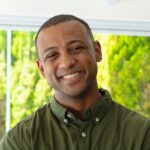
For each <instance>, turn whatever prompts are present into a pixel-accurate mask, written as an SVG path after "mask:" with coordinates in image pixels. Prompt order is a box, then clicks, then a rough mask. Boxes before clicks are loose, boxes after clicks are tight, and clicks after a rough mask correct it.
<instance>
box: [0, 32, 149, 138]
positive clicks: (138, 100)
mask: <svg viewBox="0 0 150 150" xmlns="http://www.w3.org/2000/svg"><path fill="white" fill-rule="evenodd" d="M94 37H95V39H97V40H99V41H100V42H101V45H102V52H103V60H102V62H100V63H98V68H99V70H98V75H97V79H98V85H99V87H103V88H106V89H108V90H109V91H110V92H111V94H112V97H113V99H114V100H116V101H117V102H119V103H121V104H122V105H124V106H126V107H128V108H130V109H132V110H135V111H137V112H139V113H141V114H143V115H145V116H148V117H150V100H149V98H150V37H142V36H141V37H140V36H139V37H137V36H124V35H121V36H119V35H118V36H117V35H107V34H94ZM34 38H35V33H34V32H26V31H12V53H11V56H12V65H11V127H13V126H14V125H15V124H16V123H17V122H19V121H20V120H22V119H23V118H25V117H26V116H29V115H31V114H32V113H33V112H34V111H35V110H36V109H37V108H38V107H41V106H42V105H43V104H45V103H47V102H49V100H50V97H51V95H52V93H53V90H52V88H51V87H50V86H49V85H48V83H47V81H46V80H45V79H44V78H43V77H42V76H41V75H40V74H39V72H38V68H37V66H36V58H37V52H36V49H35V46H34ZM0 69H1V70H0V83H1V84H0V110H2V111H0V136H1V135H3V133H4V130H5V97H6V32H5V31H0ZM0 138H1V137H0Z"/></svg>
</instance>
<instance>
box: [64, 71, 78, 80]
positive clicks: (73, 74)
mask: <svg viewBox="0 0 150 150" xmlns="http://www.w3.org/2000/svg"><path fill="white" fill-rule="evenodd" d="M79 74H80V73H79V72H75V73H71V74H67V75H64V76H62V78H63V79H73V78H76V77H78V76H79Z"/></svg>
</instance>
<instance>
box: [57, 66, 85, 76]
mask: <svg viewBox="0 0 150 150" xmlns="http://www.w3.org/2000/svg"><path fill="white" fill-rule="evenodd" d="M75 72H83V69H82V68H81V67H79V66H78V67H77V66H76V67H75V66H74V67H71V68H59V69H58V70H57V72H56V76H57V77H62V76H65V75H68V74H72V73H75Z"/></svg>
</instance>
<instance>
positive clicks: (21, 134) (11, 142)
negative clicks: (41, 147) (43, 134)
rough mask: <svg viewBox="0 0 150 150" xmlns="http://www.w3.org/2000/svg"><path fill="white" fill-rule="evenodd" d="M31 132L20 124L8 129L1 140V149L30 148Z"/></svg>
mask: <svg viewBox="0 0 150 150" xmlns="http://www.w3.org/2000/svg"><path fill="white" fill-rule="evenodd" d="M30 149H31V142H30V134H29V132H28V130H27V128H24V127H23V126H22V125H20V124H18V125H17V126H16V127H14V128H13V129H11V130H10V131H8V132H7V133H6V134H5V135H4V137H3V138H2V140H1V142H0V150H30Z"/></svg>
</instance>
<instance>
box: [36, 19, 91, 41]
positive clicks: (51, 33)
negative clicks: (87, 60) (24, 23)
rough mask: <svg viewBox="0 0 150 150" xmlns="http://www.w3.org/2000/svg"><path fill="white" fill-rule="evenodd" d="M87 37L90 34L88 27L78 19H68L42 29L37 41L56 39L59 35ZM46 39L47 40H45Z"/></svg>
mask: <svg viewBox="0 0 150 150" xmlns="http://www.w3.org/2000/svg"><path fill="white" fill-rule="evenodd" d="M66 36H68V37H70V38H71V37H76V36H77V37H80V36H81V37H85V36H88V37H89V35H88V32H87V29H86V27H85V26H84V25H83V24H81V23H80V22H78V21H66V22H62V23H59V24H57V25H52V26H50V27H47V28H45V29H43V30H41V31H40V33H39V35H38V38H37V43H38V42H40V41H41V39H42V42H43V41H45V40H46V39H56V38H58V37H63V38H65V37H66ZM44 39H45V40H44Z"/></svg>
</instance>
